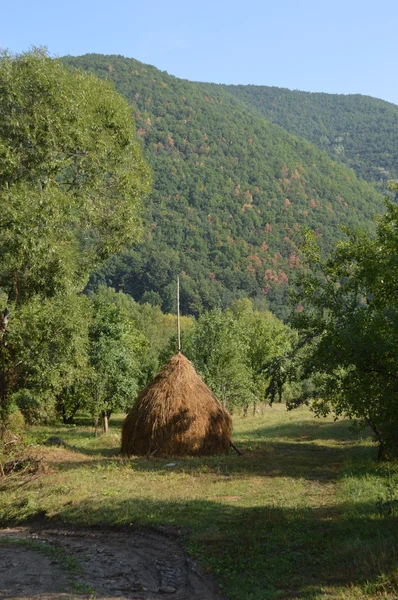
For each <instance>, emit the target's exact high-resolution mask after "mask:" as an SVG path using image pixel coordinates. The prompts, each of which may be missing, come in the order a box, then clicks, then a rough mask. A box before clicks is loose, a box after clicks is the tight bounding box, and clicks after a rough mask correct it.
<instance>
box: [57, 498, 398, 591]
mask: <svg viewBox="0 0 398 600" xmlns="http://www.w3.org/2000/svg"><path fill="white" fill-rule="evenodd" d="M59 517H60V518H61V519H62V520H63V521H65V522H69V523H73V524H81V525H98V524H101V523H103V524H107V525H119V526H120V525H139V526H144V527H145V526H147V527H148V526H155V527H156V526H160V525H161V526H166V527H173V528H176V527H177V528H179V529H180V530H181V531H182V533H183V535H184V539H185V545H186V548H187V549H188V550H189V551H190V552H191V553H192V554H193V555H194V556H196V557H197V558H198V559H199V560H200V561H201V562H202V564H204V565H205V566H206V567H208V568H209V569H210V571H211V572H212V573H213V574H214V575H215V576H216V577H217V579H218V582H219V584H220V586H221V587H222V589H223V591H224V592H225V593H226V595H227V597H228V598H230V600H238V599H239V600H244V599H246V598H247V599H250V600H263V599H264V598H267V599H269V600H273V599H274V598H275V599H276V598H286V599H287V598H301V599H306V600H312V599H314V598H316V597H318V598H320V597H326V596H325V595H324V594H325V593H326V594H327V593H328V592H327V590H329V589H330V588H332V589H334V588H347V589H348V588H351V587H352V586H362V588H363V590H364V595H363V596H358V597H367V592H369V591H373V592H374V591H375V590H376V591H377V585H379V586H382V583H381V579H379V578H380V576H381V575H382V574H384V575H386V576H388V575H389V574H390V575H391V573H392V571H393V569H394V568H395V569H396V566H397V558H398V538H397V536H396V531H395V530H394V528H395V527H396V521H395V523H394V519H393V518H391V517H386V516H384V517H381V516H380V515H377V513H376V511H375V506H374V505H371V504H356V505H346V506H344V507H343V508H334V509H330V508H314V509H310V508H307V509H282V508H275V507H272V506H265V507H254V508H253V507H250V508H245V507H241V506H237V505H227V504H220V503H216V502H212V501H207V500H206V501H205V500H200V501H181V502H167V501H153V500H144V499H139V500H137V499H130V500H124V501H118V500H117V499H115V498H102V499H101V500H98V501H96V500H92V501H83V502H81V503H80V504H77V505H65V506H64V507H63V509H61V511H60V513H59ZM391 581H392V579H391ZM391 581H390V583H389V584H388V583H386V584H385V585H389V586H390V588H391V596H387V595H386V596H383V598H384V597H385V598H390V597H391V598H393V597H396V596H394V595H393V590H392V587H391V586H393V585H394V583H393V582H392V583H391ZM395 583H397V581H396V580H395ZM332 597H334V598H337V597H342V596H340V595H339V596H337V595H333V596H332ZM344 597H345V596H344ZM350 597H351V596H350ZM380 597H381V596H380Z"/></svg>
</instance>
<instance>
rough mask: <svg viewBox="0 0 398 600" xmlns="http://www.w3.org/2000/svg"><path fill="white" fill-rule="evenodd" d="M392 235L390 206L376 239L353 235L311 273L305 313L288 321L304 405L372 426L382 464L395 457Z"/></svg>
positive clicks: (395, 212) (395, 244)
mask: <svg viewBox="0 0 398 600" xmlns="http://www.w3.org/2000/svg"><path fill="white" fill-rule="evenodd" d="M393 188H394V186H393ZM395 189H396V186H395ZM397 232H398V207H397V206H396V205H395V204H392V203H390V202H388V203H387V212H386V214H385V215H384V216H383V217H381V218H379V219H378V221H377V236H376V237H375V238H374V239H372V238H369V237H368V236H367V235H365V234H363V233H352V234H351V236H350V239H349V241H347V242H344V243H343V242H342V243H340V244H338V245H337V247H336V250H335V252H334V253H333V255H332V256H331V258H330V259H328V260H326V261H321V260H317V261H316V263H315V264H313V265H312V273H311V274H308V275H307V276H306V278H305V279H303V280H302V281H301V285H300V290H299V298H300V305H301V307H302V308H303V310H302V311H301V312H296V314H295V316H294V318H293V321H292V323H293V325H294V327H295V328H296V329H297V330H298V333H299V342H298V349H297V352H296V356H299V357H300V360H299V361H298V362H297V363H296V365H295V369H294V371H293V372H294V376H295V378H296V379H300V380H301V381H307V382H310V383H311V385H310V387H309V388H308V389H307V392H306V393H304V394H302V396H301V400H307V401H308V399H309V398H310V399H311V403H312V406H313V408H314V410H315V411H316V412H317V413H318V414H327V413H329V412H333V413H334V414H335V415H336V416H340V415H344V416H348V417H350V418H353V419H358V420H360V421H362V422H363V423H366V424H367V425H369V426H370V427H371V428H372V430H373V432H374V433H375V436H376V439H377V441H378V442H379V448H380V452H379V457H382V456H383V455H384V454H385V453H387V454H388V453H391V454H394V453H397V452H398V358H397V357H398V342H397V340H398V335H397V333H398V303H397V297H398V296H397V292H398V289H397V281H398V261H397V257H398V233H397ZM312 258H313V259H314V258H315V259H316V255H314V254H312ZM299 400H300V398H298V401H299Z"/></svg>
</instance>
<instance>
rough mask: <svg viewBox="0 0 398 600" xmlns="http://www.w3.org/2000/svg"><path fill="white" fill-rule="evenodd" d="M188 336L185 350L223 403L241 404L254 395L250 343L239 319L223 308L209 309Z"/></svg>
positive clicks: (184, 344) (230, 405)
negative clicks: (249, 357) (248, 363)
mask: <svg viewBox="0 0 398 600" xmlns="http://www.w3.org/2000/svg"><path fill="white" fill-rule="evenodd" d="M186 337H187V338H188V339H185V340H183V349H184V353H186V354H187V356H188V357H189V358H190V359H191V360H192V361H193V363H194V365H195V367H196V368H197V370H198V372H199V373H200V375H201V376H202V377H203V379H204V381H205V382H206V384H207V385H208V386H209V388H210V389H211V390H212V391H213V392H214V394H215V395H216V396H217V398H218V399H219V400H220V401H221V402H222V404H223V405H224V406H226V407H228V408H229V409H233V408H235V407H237V406H240V407H242V406H244V405H245V404H246V403H248V402H250V401H251V400H252V399H253V392H252V385H251V383H252V381H251V373H250V369H249V367H248V365H247V362H246V352H247V345H246V343H245V339H244V337H243V336H242V329H241V323H239V321H237V320H236V319H234V318H233V316H232V315H231V314H228V313H226V312H223V311H221V310H220V309H216V310H214V311H210V312H206V313H204V314H203V315H201V316H200V317H199V318H198V320H197V322H196V325H195V328H194V330H193V332H192V333H191V334H189V333H188V335H187V336H186Z"/></svg>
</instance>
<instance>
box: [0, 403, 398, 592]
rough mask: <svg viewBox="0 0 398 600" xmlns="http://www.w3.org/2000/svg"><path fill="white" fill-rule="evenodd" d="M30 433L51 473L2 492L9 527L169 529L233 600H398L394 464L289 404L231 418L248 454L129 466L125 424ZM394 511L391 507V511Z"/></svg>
mask: <svg viewBox="0 0 398 600" xmlns="http://www.w3.org/2000/svg"><path fill="white" fill-rule="evenodd" d="M111 425H113V426H112V429H111V431H110V433H109V434H108V435H107V436H104V435H100V436H97V437H96V436H95V435H94V430H93V429H92V427H90V426H89V424H88V423H87V422H84V421H82V422H80V423H79V424H78V426H76V427H56V428H52V429H49V428H47V429H46V428H35V429H33V430H32V431H31V432H30V435H31V437H32V439H33V440H35V441H36V442H37V441H44V440H45V439H46V437H47V436H48V435H50V434H52V435H53V434H55V435H59V436H60V437H62V438H63V439H64V440H65V442H66V447H65V448H60V449H58V448H45V447H41V448H40V450H39V452H42V453H43V456H44V458H45V461H46V462H47V463H48V468H49V472H48V473H47V474H45V475H43V476H41V477H38V478H37V479H34V480H32V481H26V482H25V483H24V485H21V481H20V479H18V478H17V477H14V478H10V480H9V482H8V483H6V484H3V488H2V492H1V493H0V519H1V522H2V523H3V524H6V523H10V522H15V521H23V520H24V519H26V518H28V517H31V516H34V515H35V514H43V512H44V513H45V514H46V515H47V516H48V517H54V518H59V519H62V520H63V521H64V522H67V523H71V524H75V525H91V524H98V523H106V524H111V525H123V526H126V525H129V524H131V525H132V526H156V527H158V526H163V527H168V528H172V529H177V530H179V531H180V532H181V533H182V535H183V539H184V543H185V545H186V548H187V550H188V551H189V552H190V553H191V554H192V555H193V556H195V557H196V558H197V559H198V560H199V561H200V563H201V564H202V565H203V566H204V567H205V568H207V569H208V570H209V571H210V572H211V573H213V574H214V576H215V577H216V580H217V581H218V583H219V585H220V588H221V589H222V591H223V592H224V593H225V595H226V596H227V597H228V598H230V600H238V599H239V600H268V599H269V600H273V599H283V598H286V599H287V598H289V599H298V598H300V599H306V600H321V599H324V598H327V599H328V600H331V599H344V600H361V599H363V598H369V599H376V598H377V599H380V600H381V599H383V600H392V599H396V598H398V570H397V564H398V535H397V530H398V527H397V525H398V519H397V514H396V512H395V511H394V510H385V507H386V506H387V508H388V507H389V506H390V505H391V506H395V505H394V504H393V502H391V501H392V500H393V499H394V498H395V494H396V493H397V495H398V466H397V464H391V463H390V464H388V465H384V464H383V465H381V464H377V463H376V462H375V460H374V459H375V456H376V448H375V446H374V445H373V444H372V442H371V439H370V438H369V437H368V434H367V432H362V434H358V433H354V432H353V431H352V430H351V429H350V427H349V423H348V421H337V422H333V421H332V420H331V419H316V418H315V417H314V416H313V415H312V414H311V413H310V412H309V411H308V410H307V409H306V408H301V409H299V410H296V411H293V412H286V410H285V409H284V407H283V406H282V405H277V406H275V407H273V408H267V409H266V410H265V412H264V415H258V416H256V417H247V418H246V419H244V418H241V417H236V418H235V419H234V442H235V444H236V445H237V446H238V447H239V448H240V449H241V450H243V452H244V455H243V456H237V455H236V454H234V453H232V452H231V454H230V455H228V456H218V457H205V458H185V459H180V458H178V459H155V458H152V459H146V458H132V459H131V460H125V459H122V458H120V457H119V456H118V449H119V444H120V433H119V432H120V425H121V418H115V419H113V423H112V422H111ZM389 502H390V504H389Z"/></svg>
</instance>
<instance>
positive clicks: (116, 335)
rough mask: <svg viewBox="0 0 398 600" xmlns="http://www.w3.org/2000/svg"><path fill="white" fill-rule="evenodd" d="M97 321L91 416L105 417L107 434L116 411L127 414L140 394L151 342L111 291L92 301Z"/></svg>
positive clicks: (92, 332) (91, 356)
mask: <svg viewBox="0 0 398 600" xmlns="http://www.w3.org/2000/svg"><path fill="white" fill-rule="evenodd" d="M91 302H92V307H93V315H94V318H93V320H92V322H91V325H90V330H89V340H90V348H89V362H90V366H91V368H92V373H91V377H90V381H89V387H90V390H91V398H92V401H91V407H90V408H91V412H92V414H93V415H94V417H96V418H97V417H98V416H99V415H101V416H102V419H103V428H104V431H105V432H107V431H108V420H109V418H110V416H111V414H112V413H113V412H114V411H115V410H122V411H125V412H127V410H128V408H130V407H131V405H132V403H133V400H134V399H135V397H136V395H137V392H138V383H139V379H140V376H141V365H142V364H143V362H145V360H144V359H145V354H146V353H147V350H148V348H147V346H148V343H147V340H146V338H145V336H144V335H143V334H142V333H140V332H139V331H138V330H137V329H136V328H135V327H134V325H133V323H132V321H131V319H130V318H129V316H128V314H127V312H126V311H125V310H123V308H122V307H121V306H120V305H119V306H118V305H117V304H116V303H115V302H114V301H112V298H109V295H108V294H107V290H99V292H98V293H97V294H95V295H94V296H92V297H91Z"/></svg>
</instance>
